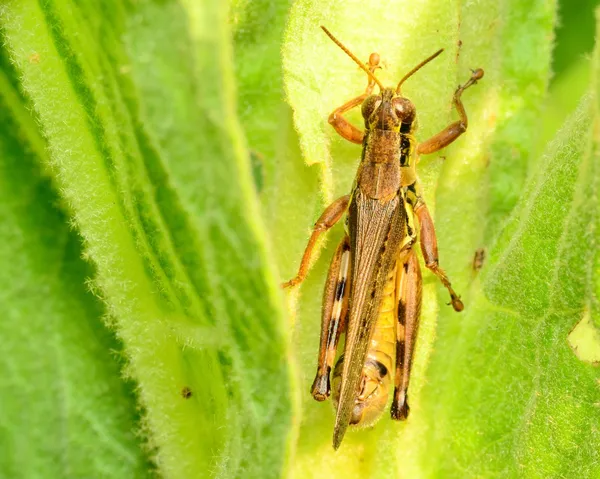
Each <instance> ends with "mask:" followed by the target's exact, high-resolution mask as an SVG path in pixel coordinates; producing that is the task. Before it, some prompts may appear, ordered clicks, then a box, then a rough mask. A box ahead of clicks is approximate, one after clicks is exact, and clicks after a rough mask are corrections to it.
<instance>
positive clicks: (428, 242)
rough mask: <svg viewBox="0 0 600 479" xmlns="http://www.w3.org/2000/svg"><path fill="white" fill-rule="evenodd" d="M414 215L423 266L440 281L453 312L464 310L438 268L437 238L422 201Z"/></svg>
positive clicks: (444, 274) (442, 272)
mask: <svg viewBox="0 0 600 479" xmlns="http://www.w3.org/2000/svg"><path fill="white" fill-rule="evenodd" d="M415 214H416V215H417V218H418V219H419V225H420V237H421V252H422V254H423V259H424V260H425V266H427V268H428V269H429V270H430V271H431V272H432V273H434V274H435V275H436V276H437V277H438V278H439V279H440V281H441V282H442V284H443V285H444V286H445V287H446V289H447V290H448V292H449V293H450V300H451V303H452V307H453V308H454V310H455V311H462V310H463V309H464V305H463V302H462V301H461V300H460V297H459V296H458V295H457V294H456V292H455V291H454V290H453V289H452V285H451V284H450V280H449V279H448V276H446V273H444V270H442V269H441V268H440V265H439V259H438V248H437V238H436V236H435V228H434V226H433V220H432V219H431V215H430V214H429V210H428V209H427V206H426V205H425V203H424V202H423V201H419V203H418V204H417V206H416V207H415Z"/></svg>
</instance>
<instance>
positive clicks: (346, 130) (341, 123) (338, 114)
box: [329, 53, 381, 144]
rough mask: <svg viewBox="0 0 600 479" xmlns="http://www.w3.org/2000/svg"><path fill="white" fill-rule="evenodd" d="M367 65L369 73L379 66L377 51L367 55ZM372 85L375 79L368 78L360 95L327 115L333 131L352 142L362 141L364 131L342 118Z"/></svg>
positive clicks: (368, 92) (370, 90) (363, 97)
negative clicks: (365, 87) (365, 86)
mask: <svg viewBox="0 0 600 479" xmlns="http://www.w3.org/2000/svg"><path fill="white" fill-rule="evenodd" d="M368 67H369V70H370V71H371V73H373V72H375V70H376V69H377V68H381V67H380V66H379V55H378V54H377V53H371V55H370V56H369V64H368ZM374 87H375V81H374V80H373V79H371V78H369V83H368V85H367V89H366V90H365V92H364V93H363V94H362V95H359V96H357V97H356V98H353V99H352V100H350V101H348V102H346V103H344V104H343V105H342V106H340V107H339V108H336V109H335V110H334V111H333V112H332V113H331V114H330V115H329V124H330V125H331V126H333V128H334V129H335V131H337V132H338V133H339V135H340V136H342V137H344V138H345V139H346V140H348V141H351V142H352V143H358V144H360V143H362V141H363V137H364V133H363V131H362V130H359V129H358V128H356V127H355V126H354V125H353V124H352V123H350V122H349V121H348V120H346V119H345V118H344V113H346V112H348V111H349V110H351V109H352V108H354V107H357V106H359V105H360V104H362V102H363V101H364V100H365V99H366V98H367V97H368V96H369V95H370V94H371V93H372V92H373V88H374Z"/></svg>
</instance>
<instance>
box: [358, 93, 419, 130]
mask: <svg viewBox="0 0 600 479" xmlns="http://www.w3.org/2000/svg"><path fill="white" fill-rule="evenodd" d="M361 111H362V115H363V118H364V119H365V128H366V129H367V130H393V131H400V129H401V127H402V125H408V128H409V129H410V125H412V123H413V122H414V120H415V111H416V110H415V106H414V105H413V103H412V102H411V101H410V100H409V99H408V98H404V97H403V96H400V95H398V94H396V92H395V91H394V89H393V88H385V89H383V90H382V91H381V94H379V95H371V96H369V97H367V98H366V99H365V101H363V104H362V106H361ZM405 129H406V128H403V129H402V130H403V131H404V130H405Z"/></svg>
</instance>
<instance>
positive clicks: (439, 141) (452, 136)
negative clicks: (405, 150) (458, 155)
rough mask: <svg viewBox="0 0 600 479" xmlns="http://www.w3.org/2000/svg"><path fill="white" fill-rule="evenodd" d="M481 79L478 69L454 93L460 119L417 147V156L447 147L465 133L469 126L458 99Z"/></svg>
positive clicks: (481, 75) (465, 113)
mask: <svg viewBox="0 0 600 479" xmlns="http://www.w3.org/2000/svg"><path fill="white" fill-rule="evenodd" d="M481 78H483V70H482V69H481V68H478V69H477V70H473V74H472V75H471V78H470V79H469V81H467V82H466V83H465V84H464V85H461V86H459V87H458V89H457V90H456V92H455V93H454V106H455V107H456V111H458V116H459V117H460V120H458V121H455V122H454V123H452V124H451V125H449V126H447V127H446V128H444V129H443V130H442V131H440V132H439V133H438V134H436V135H434V136H432V137H431V138H429V139H428V140H426V141H424V142H423V143H421V144H419V146H418V147H417V153H418V154H419V155H428V154H430V153H435V152H436V151H438V150H441V149H442V148H445V147H446V146H448V145H449V144H450V143H452V142H453V141H454V140H456V139H457V138H458V137H459V136H460V135H462V134H463V133H464V132H465V131H467V127H468V126H469V120H468V118H467V112H466V111H465V107H464V105H463V104H462V101H461V99H460V97H461V95H462V94H463V92H464V91H465V90H466V89H467V88H469V87H470V86H471V85H475V84H476V83H477V80H480V79H481Z"/></svg>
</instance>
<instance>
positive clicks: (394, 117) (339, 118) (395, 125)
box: [282, 27, 483, 449]
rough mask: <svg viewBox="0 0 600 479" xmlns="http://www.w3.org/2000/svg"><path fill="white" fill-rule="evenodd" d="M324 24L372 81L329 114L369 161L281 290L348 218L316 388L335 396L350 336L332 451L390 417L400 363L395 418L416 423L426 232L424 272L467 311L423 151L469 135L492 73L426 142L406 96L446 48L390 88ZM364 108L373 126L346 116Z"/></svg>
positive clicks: (326, 307)
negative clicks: (357, 429) (423, 169)
mask: <svg viewBox="0 0 600 479" xmlns="http://www.w3.org/2000/svg"><path fill="white" fill-rule="evenodd" d="M321 28H322V29H323V30H324V31H325V33H326V34H327V35H328V36H329V38H331V40H333V42H334V43H336V44H337V45H338V46H339V47H340V48H341V49H342V50H343V51H344V52H345V53H346V54H347V55H348V56H350V58H352V59H353V60H354V62H356V63H357V64H358V66H359V67H360V68H361V69H363V70H364V71H365V72H366V73H367V75H368V83H367V88H366V90H365V92H364V93H363V94H362V95H359V96H357V97H356V98H354V99H352V100H350V101H348V102H347V103H345V104H344V105H342V106H341V107H339V108H337V109H335V110H334V111H333V112H332V113H331V115H330V116H329V123H330V124H331V125H332V126H333V128H334V129H335V130H336V131H337V132H338V133H339V134H340V135H341V136H342V137H343V138H345V139H346V140H348V141H351V142H353V143H358V144H362V147H363V150H362V159H361V162H360V165H359V167H358V171H357V174H356V180H355V182H354V186H353V188H352V192H351V193H350V195H345V196H342V197H341V198H339V199H337V200H335V201H334V202H333V203H332V204H331V205H330V206H329V207H327V208H326V209H325V211H324V212H323V214H322V215H321V217H320V218H319V219H318V220H317V222H316V224H315V226H314V229H313V232H312V234H311V236H310V239H309V241H308V244H307V246H306V249H305V251H304V255H303V257H302V261H301V263H300V267H299V269H298V273H297V275H296V276H295V277H294V278H293V279H291V280H290V281H288V282H286V283H284V284H283V285H282V286H283V287H291V286H295V285H297V284H299V283H300V282H302V281H303V280H304V278H305V277H306V274H307V272H308V267H309V263H310V259H311V255H312V252H313V249H314V246H315V244H316V242H317V240H318V238H319V236H320V235H321V234H322V233H323V232H325V231H327V230H328V229H330V228H331V227H332V226H333V225H334V224H336V223H337V222H338V221H339V220H340V219H341V218H342V216H343V215H344V213H345V214H346V222H345V225H346V232H345V236H344V238H343V239H342V241H341V243H340V244H339V246H338V247H337V249H336V251H335V254H334V255H333V259H332V260H331V265H330V267H329V272H328V275H327V280H326V283H325V290H324V294H323V308H322V319H321V339H320V347H319V357H318V365H317V374H316V377H315V380H314V382H313V384H312V388H311V393H312V396H313V397H314V399H316V400H317V401H324V400H325V399H327V398H328V397H329V396H330V394H331V383H330V376H331V370H332V367H333V363H334V360H335V356H336V351H337V346H338V342H339V338H340V334H341V333H342V332H345V334H346V341H345V346H344V352H343V354H342V355H341V356H340V358H339V359H338V361H337V363H336V365H335V368H334V371H333V381H332V383H333V400H334V405H335V407H336V417H335V427H334V432H333V447H334V449H337V448H338V447H339V446H340V444H341V442H342V439H343V437H344V434H345V432H346V430H347V428H348V426H349V425H360V426H369V425H372V424H374V423H375V422H376V421H377V420H378V419H379V418H380V416H381V415H382V413H383V411H384V409H385V407H386V404H387V401H388V397H389V389H390V386H391V377H390V376H391V374H390V372H391V371H392V367H393V363H395V365H394V366H395V376H394V396H393V401H392V406H391V416H392V418H393V419H396V420H404V419H406V418H407V417H408V413H409V407H408V396H407V390H408V385H409V380H410V371H411V363H412V358H413V353H414V348H415V339H416V333H417V329H418V325H419V316H420V311H421V291H422V280H421V270H420V266H419V262H418V259H417V255H416V252H415V249H414V248H413V246H414V245H415V243H416V241H417V236H418V237H419V239H420V244H421V253H422V255H423V258H424V261H425V266H426V267H427V268H428V269H429V270H430V271H431V272H432V273H433V274H435V275H436V276H437V277H438V278H439V279H440V281H441V282H442V284H443V285H444V286H445V287H446V289H447V290H448V292H449V293H450V301H451V304H452V306H453V308H454V309H455V310H456V311H462V310H463V307H464V306H463V303H462V301H461V300H460V297H459V296H458V295H457V294H456V292H455V291H454V290H453V289H452V286H451V284H450V280H449V279H448V276H447V275H446V273H444V271H443V270H442V269H441V268H440V266H439V261H438V249H437V240H436V236H435V230H434V226H433V220H432V218H431V215H430V214H429V211H428V210H427V206H426V205H425V202H424V201H423V197H422V195H421V188H420V186H419V180H418V178H417V175H416V169H415V166H416V163H417V161H418V158H419V155H427V154H431V153H435V152H436V151H438V150H440V149H442V148H444V147H446V146H448V145H449V144H450V143H452V142H453V141H454V140H456V139H457V138H458V137H459V136H460V135H462V134H463V133H464V132H465V131H466V130H467V126H468V120H467V114H466V112H465V109H464V106H463V104H462V101H461V95H462V94H463V92H464V91H465V90H466V89H467V88H469V87H470V86H471V85H474V84H475V83H476V82H477V80H480V79H481V78H482V77H483V70H481V69H477V70H473V71H472V75H471V78H470V79H469V80H468V81H467V82H466V83H465V84H464V85H461V86H459V87H458V89H457V90H456V92H455V93H454V106H455V108H456V110H457V112H458V115H459V117H460V119H459V120H458V121H456V122H454V123H452V124H451V125H449V126H448V127H446V128H444V129H443V130H442V131H440V132H439V133H437V134H436V135H434V136H433V137H431V138H429V139H428V140H426V141H424V142H423V143H417V141H416V139H415V136H414V133H415V130H416V109H415V106H414V105H413V103H412V102H411V101H410V100H409V99H408V98H405V97H403V96H402V94H401V86H402V84H403V83H404V82H405V81H406V80H407V79H408V78H409V77H411V76H412V75H413V74H414V73H415V72H416V71H417V70H419V69H420V68H421V67H423V66H424V65H426V64H427V63H429V62H430V61H431V60H433V59H434V58H436V57H437V56H438V55H439V54H441V53H442V51H443V49H442V50H439V51H437V52H435V53H434V54H433V55H431V56H430V57H428V58H426V59H425V60H424V61H422V62H421V63H420V64H418V65H417V66H416V67H415V68H413V69H412V70H411V71H410V72H408V73H407V74H406V75H405V76H404V77H403V78H402V79H401V80H400V82H399V83H398V85H397V87H396V88H385V87H384V86H383V85H382V84H381V82H380V81H379V80H378V79H377V77H376V76H375V71H376V69H377V68H380V66H379V61H380V59H379V55H378V54H377V53H372V54H371V55H370V57H369V60H368V63H367V64H364V63H362V62H361V61H360V60H359V59H358V58H357V57H356V56H355V55H354V54H353V53H352V52H350V51H349V50H348V49H347V48H346V47H345V46H344V45H343V44H342V43H341V42H340V41H339V40H338V39H337V38H335V37H334V36H333V35H332V34H331V33H330V32H329V31H328V30H327V29H326V28H325V27H321ZM375 85H377V86H379V89H380V91H379V94H372V92H373V89H374V87H375ZM358 105H361V111H362V116H363V118H364V122H365V128H364V130H361V129H359V128H357V127H355V126H354V125H352V124H351V123H350V122H349V121H348V120H346V119H345V118H344V114H345V113H346V112H348V111H349V110H350V109H352V108H354V107H356V106H358ZM415 218H416V220H417V221H418V227H419V235H417V224H416V221H415ZM394 356H395V357H394Z"/></svg>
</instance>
